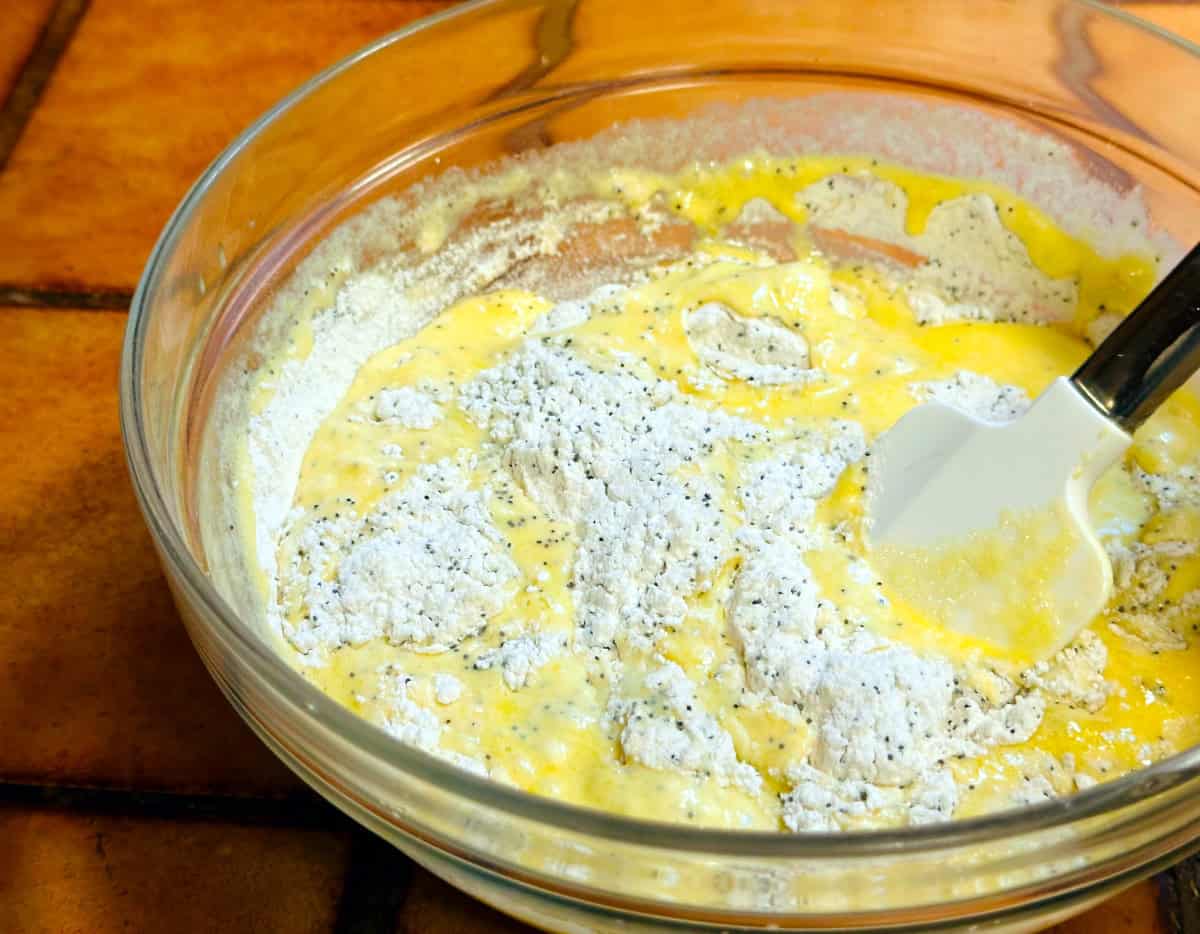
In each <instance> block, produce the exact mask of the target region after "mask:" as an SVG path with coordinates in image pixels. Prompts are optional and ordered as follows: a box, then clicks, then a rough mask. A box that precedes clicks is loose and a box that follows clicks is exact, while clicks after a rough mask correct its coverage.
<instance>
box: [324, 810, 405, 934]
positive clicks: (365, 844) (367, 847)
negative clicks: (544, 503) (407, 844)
mask: <svg viewBox="0 0 1200 934" xmlns="http://www.w3.org/2000/svg"><path fill="white" fill-rule="evenodd" d="M412 876H413V864H412V861H411V860H410V859H409V858H408V857H407V856H405V855H404V854H403V853H401V852H400V851H399V850H398V849H396V848H395V847H394V846H392V844H390V843H388V842H387V841H386V840H383V839H381V838H380V837H377V836H375V834H373V833H371V832H370V831H369V830H366V829H364V828H362V827H357V828H356V829H355V831H354V835H353V837H352V838H351V843H350V857H349V860H348V863H347V866H346V873H345V877H344V881H343V887H342V895H341V897H340V898H339V899H338V904H337V914H336V916H335V919H334V925H333V934H395V932H396V931H398V930H399V920H400V912H401V910H402V909H403V907H404V901H405V899H406V897H407V896H408V889H409V886H410V885H411V884H412Z"/></svg>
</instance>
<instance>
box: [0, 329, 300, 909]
mask: <svg viewBox="0 0 1200 934" xmlns="http://www.w3.org/2000/svg"><path fill="white" fill-rule="evenodd" d="M124 325H125V316H124V315H122V314H119V313H112V312H74V311H30V310H15V309H5V310H0V360H3V362H4V365H3V366H2V367H0V451H4V452H6V454H7V455H8V456H4V457H0V736H2V737H3V741H0V778H5V779H19V780H29V781H54V782H60V783H63V782H82V783H101V784H113V785H120V786H136V787H141V788H166V789H206V790H213V791H222V792H239V791H255V792H282V791H292V790H295V789H297V788H298V787H299V780H298V779H296V778H294V777H293V776H292V775H291V773H290V772H288V771H287V770H286V769H285V768H284V767H283V766H282V765H281V764H280V763H279V762H278V761H277V760H276V759H275V757H274V756H273V755H272V754H271V753H270V752H268V751H267V749H266V748H265V747H264V746H263V745H262V744H261V743H259V741H258V740H257V739H256V738H255V737H254V736H253V735H252V734H251V733H250V731H249V730H248V729H247V728H246V727H245V726H244V725H243V724H242V723H241V721H240V720H239V719H238V718H237V716H236V714H235V713H234V712H233V710H232V708H230V707H229V705H228V704H227V703H226V702H225V700H224V698H223V697H222V696H221V695H220V693H219V692H218V691H217V689H216V687H215V686H214V685H213V683H212V682H211V680H210V679H209V677H208V673H207V672H206V671H205V670H204V668H203V666H202V665H201V663H200V660H199V658H198V656H197V655H196V652H195V650H194V649H193V648H192V645H191V643H190V641H189V640H188V637H187V634H186V632H185V631H184V628H183V626H182V624H181V623H180V622H179V621H178V619H177V617H176V614H175V610H174V607H173V606H172V604H171V601H170V597H169V595H168V593H167V589H166V587H165V585H164V583H163V580H162V575H161V573H160V571H159V568H158V564H157V562H156V560H155V556H154V553H153V551H152V549H151V544H150V538H149V535H148V533H147V532H146V530H145V527H144V525H143V523H142V518H141V514H140V513H139V512H138V510H137V506H136V503H135V501H134V496H133V491H132V489H131V487H130V484H129V480H128V477H127V474H126V468H125V461H124V456H123V454H122V450H121V439H120V433H119V430H118V425H117V389H116V374H117V358H118V355H119V352H120V343H121V338H122V333H123V330H124ZM18 452H19V453H18ZM14 453H15V454H16V456H13V454H14ZM2 929H3V927H2V926H0V930H2Z"/></svg>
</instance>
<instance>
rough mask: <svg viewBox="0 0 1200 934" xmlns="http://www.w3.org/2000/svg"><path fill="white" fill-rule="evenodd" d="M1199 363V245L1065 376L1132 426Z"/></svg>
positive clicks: (1129, 428) (1122, 422)
mask: <svg viewBox="0 0 1200 934" xmlns="http://www.w3.org/2000/svg"><path fill="white" fill-rule="evenodd" d="M1197 368H1200V246H1196V247H1194V248H1193V249H1192V251H1191V252H1190V253H1188V255H1187V256H1185V257H1184V258H1183V261H1182V262H1181V263H1180V264H1179V265H1178V266H1176V267H1175V268H1174V269H1172V270H1171V272H1170V273H1169V274H1168V275H1167V277H1166V278H1165V279H1163V281H1162V282H1160V283H1159V284H1158V285H1157V286H1156V287H1155V289H1154V291H1153V292H1151V293H1150V294H1149V295H1148V296H1146V300H1145V301H1144V302H1142V303H1141V304H1140V305H1138V306H1137V308H1135V309H1134V310H1133V311H1132V312H1131V313H1130V314H1129V316H1128V317H1127V318H1126V319H1125V320H1124V321H1122V322H1121V323H1120V324H1119V325H1117V328H1116V330H1114V331H1113V332H1112V333H1111V334H1110V335H1108V337H1107V338H1105V340H1104V343H1102V344H1101V345H1100V346H1099V347H1097V348H1096V350H1095V352H1094V353H1093V354H1092V355H1091V356H1090V357H1088V358H1087V360H1085V361H1084V362H1083V365H1082V366H1080V368H1079V369H1078V370H1076V371H1075V375H1074V376H1072V377H1071V381H1072V382H1073V383H1074V384H1075V386H1076V388H1077V389H1079V391H1080V392H1082V393H1083V394H1084V395H1085V396H1087V398H1089V399H1090V400H1091V401H1092V402H1093V403H1094V404H1095V405H1096V407H1097V408H1098V409H1100V411H1101V412H1104V413H1105V414H1106V415H1108V417H1109V418H1111V419H1112V420H1113V421H1114V422H1116V423H1117V424H1118V425H1120V426H1121V427H1122V428H1124V429H1125V430H1126V431H1130V432H1132V431H1134V430H1135V429H1136V428H1137V427H1138V426H1139V425H1140V424H1141V423H1142V422H1144V421H1145V420H1146V419H1147V418H1149V417H1150V414H1151V413H1152V412H1153V411H1154V410H1155V409H1157V408H1158V407H1159V406H1160V405H1161V404H1162V403H1163V401H1164V400H1165V399H1166V398H1167V396H1169V395H1170V394H1171V393H1173V392H1174V391H1175V390H1176V389H1178V388H1179V387H1180V386H1182V385H1183V384H1184V383H1185V382H1187V380H1188V377H1190V376H1191V375H1192V374H1193V373H1195V372H1196V370H1197Z"/></svg>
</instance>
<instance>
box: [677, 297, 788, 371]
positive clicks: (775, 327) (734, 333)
mask: <svg viewBox="0 0 1200 934" xmlns="http://www.w3.org/2000/svg"><path fill="white" fill-rule="evenodd" d="M683 330H684V333H686V334H687V338H688V343H689V344H690V345H691V348H692V350H693V351H695V353H696V356H697V357H699V358H700V360H701V361H703V362H704V363H706V364H707V365H708V366H709V367H711V368H712V369H713V370H714V371H716V372H717V373H720V374H721V375H722V376H727V377H732V378H735V379H742V380H745V381H746V382H748V383H751V384H754V385H759V386H778V385H782V384H785V383H800V382H804V381H805V380H807V379H808V378H809V376H810V374H811V371H810V369H809V358H808V342H807V341H806V340H805V339H804V336H803V335H801V334H799V333H797V332H796V331H794V330H792V329H791V328H789V327H788V326H787V325H786V324H784V323H783V322H781V321H777V320H775V319H774V318H743V317H742V316H741V315H738V314H737V313H735V312H734V311H732V310H731V309H729V308H726V307H725V306H724V305H721V304H720V303H719V302H708V303H707V304H704V305H701V306H700V307H699V308H696V309H694V310H693V311H691V312H687V313H685V314H684V318H683Z"/></svg>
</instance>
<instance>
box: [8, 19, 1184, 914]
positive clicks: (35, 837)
mask: <svg viewBox="0 0 1200 934" xmlns="http://www.w3.org/2000/svg"><path fill="white" fill-rule="evenodd" d="M447 4H448V0H273V2H270V3H268V2H266V0H262V2H257V3H256V2H253V0H205V2H203V3H188V2H184V0H90V2H89V0H8V2H7V3H4V4H3V6H4V13H3V15H0V102H3V104H2V105H0V230H2V231H3V234H2V238H3V245H2V246H0V358H2V359H3V360H4V362H5V365H4V366H3V368H0V450H3V451H5V452H7V453H8V456H7V457H3V458H0V658H2V659H3V663H2V665H3V667H2V668H0V737H3V739H2V740H0V841H2V843H0V931H3V932H9V931H19V932H24V931H88V932H99V934H104V932H108V931H118V930H122V931H124V930H171V931H177V932H192V931H222V932H234V934H237V932H242V931H260V930H277V931H306V932H307V931H311V932H329V931H364V932H366V931H370V932H384V931H413V932H433V934H437V932H451V931H454V932H470V931H527V930H529V929H528V928H526V927H524V926H523V925H521V924H518V923H517V922H514V921H511V920H509V919H507V918H504V917H502V916H500V915H498V914H496V913H494V912H492V911H490V910H488V909H487V908H484V907H483V906H481V905H479V904H477V903H475V902H474V901H472V900H471V899H469V898H467V897H465V896H462V895H459V894H458V893H457V892H455V891H454V890H452V889H450V888H449V887H447V886H446V885H444V884H442V883H441V882H439V881H438V880H436V879H434V878H433V877H431V876H430V875H428V874H427V873H425V872H423V871H422V870H420V869H418V868H416V867H414V866H412V865H411V864H410V863H409V862H408V861H407V860H406V859H405V858H404V857H403V856H402V855H400V854H399V853H398V852H396V851H394V850H391V849H390V848H388V847H386V846H384V845H383V844H381V843H379V842H377V841H375V840H374V838H372V837H371V836H370V835H368V834H366V833H365V832H362V831H359V830H358V829H357V828H355V827H354V826H353V825H351V824H349V823H348V822H347V821H346V820H345V819H344V818H342V817H341V816H340V815H339V814H337V813H336V812H334V811H333V810H332V809H331V808H329V807H327V806H326V805H325V804H323V803H322V802H320V801H319V800H317V799H316V798H315V797H314V796H313V795H312V794H311V793H309V792H308V791H307V790H306V789H305V788H304V787H302V786H301V784H300V782H299V781H298V780H297V779H296V778H294V777H293V776H292V775H291V773H290V772H288V771H287V770H286V769H285V768H283V766H281V765H280V764H279V763H278V762H276V760H275V759H274V757H273V756H272V755H271V754H270V753H268V752H267V750H266V749H265V748H264V747H263V746H261V745H260V744H259V742H258V741H257V740H256V739H254V738H253V737H252V736H251V734H250V733H249V732H248V730H247V729H246V728H245V727H244V726H243V725H242V724H241V722H240V721H239V720H238V719H237V717H236V715H235V714H234V712H233V711H232V709H231V708H230V707H229V706H228V705H227V704H226V703H225V701H224V699H223V698H222V697H221V696H220V694H219V693H218V692H217V689H216V688H215V687H214V686H213V684H212V683H211V681H210V680H209V677H208V675H207V674H206V672H205V671H204V669H203V668H202V666H201V664H200V661H199V659H198V658H197V657H196V654H195V652H194V651H193V649H192V647H191V644H190V643H189V642H188V639H187V636H186V634H185V633H184V630H183V627H182V626H180V625H179V623H178V621H177V619H176V617H175V613H174V610H173V608H172V606H171V601H170V598H169V596H168V594H167V591H166V588H165V586H164V584H163V581H162V578H161V575H160V573H159V570H158V566H157V564H156V562H155V558H154V554H153V551H152V549H151V545H150V541H149V538H148V536H147V533H146V532H145V530H144V528H143V525H142V520H141V517H140V515H139V514H138V511H137V508H136V505H135V503H134V498H133V493H132V491H131V489H130V487H129V483H128V481H127V479H126V473H125V463H124V459H123V455H122V452H121V443H120V435H119V431H118V427H117V393H116V385H115V378H114V377H115V373H116V369H117V358H118V355H119V352H120V343H121V337H122V332H123V330H124V326H125V310H126V308H127V307H128V304H129V300H130V298H131V295H132V290H133V288H134V286H135V284H136V282H137V277H138V274H139V272H140V270H141V265H142V263H143V261H144V259H145V257H146V255H147V254H148V252H149V250H150V247H151V245H152V243H153V241H154V238H155V237H156V235H157V233H158V230H159V228H160V227H161V226H162V224H163V223H164V222H165V220H166V218H167V216H168V214H169V213H170V211H171V209H172V208H173V207H174V205H175V203H176V202H177V201H178V200H179V198H180V197H181V195H182V194H183V192H184V190H185V189H186V187H187V186H188V185H189V184H190V183H191V181H192V180H193V179H194V178H195V177H196V176H197V175H198V174H199V172H200V171H201V170H202V169H203V168H204V166H205V165H206V164H207V163H208V162H209V160H210V159H211V158H212V157H213V156H214V155H216V153H217V152H218V151H219V150H220V149H221V148H222V146H223V145H224V144H225V143H226V142H227V141H228V140H230V139H231V138H232V137H233V136H234V135H235V133H236V132H237V131H239V130H241V128H242V127H244V126H245V125H247V124H248V123H249V122H250V121H251V120H252V119H253V118H254V117H255V116H256V115H257V114H259V113H260V112H261V111H263V110H264V109H265V108H266V107H267V106H268V105H269V104H271V103H272V102H274V101H275V100H276V99H278V98H279V97H280V96H282V95H283V94H284V93H285V92H287V91H288V90H290V89H291V88H292V87H294V86H295V85H296V84H298V83H299V82H300V81H301V80H303V79H305V78H307V77H308V76H309V75H311V74H312V73H314V72H315V71H317V70H318V69H320V68H322V67H324V66H325V65H327V64H330V63H331V62H333V61H336V60H337V59H338V58H340V57H342V56H343V55H345V54H347V53H349V52H350V51H352V50H354V49H355V48H357V47H359V46H361V45H363V44H364V43H366V42H367V41H368V40H370V39H373V38H375V37H377V36H379V35H381V34H383V33H385V32H388V31H390V30H393V29H396V28H398V27H400V26H402V25H404V24H405V23H406V22H408V21H410V20H412V19H414V18H416V17H418V16H423V15H425V14H427V13H430V12H432V11H434V10H437V9H441V8H443V7H445V6H446V5H447ZM1126 6H1127V8H1128V9H1130V10H1131V11H1132V12H1134V13H1136V14H1138V15H1142V16H1145V17H1146V18H1148V19H1151V20H1154V21H1156V22H1158V23H1160V24H1162V25H1164V26H1166V27H1168V28H1171V29H1174V30H1176V31H1177V32H1180V33H1181V34H1184V35H1187V36H1190V37H1192V38H1193V39H1197V40H1200V5H1196V4H1191V3H1181V2H1175V3H1162V2H1160V3H1128V4H1126ZM151 23H152V24H153V26H154V28H153V29H152V30H150V29H147V28H146V26H147V24H151ZM297 23H303V24H304V28H303V29H297V28H296V24H297ZM114 49H124V50H126V51H125V52H124V53H123V54H118V55H114V54H113V50H114ZM180 114H186V118H183V119H181V118H180ZM48 205H53V210H49V211H48V210H46V206H48ZM48 387H49V389H50V391H47V388H48ZM13 452H26V453H25V455H24V456H13ZM1198 877H1200V871H1198V870H1197V868H1196V867H1195V866H1194V865H1192V864H1191V863H1185V864H1184V865H1182V866H1180V867H1177V868H1176V869H1173V870H1170V871H1168V872H1167V873H1164V874H1163V875H1161V876H1159V877H1158V878H1157V879H1155V880H1151V881H1147V882H1143V883H1140V884H1138V885H1136V886H1134V887H1133V888H1131V889H1129V890H1127V891H1126V892H1125V893H1123V894H1122V895H1119V896H1117V897H1116V898H1114V899H1113V900H1112V901H1110V902H1108V903H1107V904H1105V905H1103V906H1101V907H1099V908H1097V909H1095V910H1093V911H1092V912H1091V913H1089V914H1087V915H1084V916H1082V917H1080V918H1078V919H1076V920H1074V921H1072V922H1069V923H1067V924H1065V925H1063V926H1062V927H1061V928H1059V929H1058V930H1060V931H1062V932H1077V934H1082V932H1089V934H1104V932H1118V931H1122V932H1137V934H1151V932H1155V934H1157V932H1168V931H1172V932H1173V931H1190V930H1198V929H1200V928H1198V927H1195V926H1194V925H1197V924H1198V923H1200V898H1198V897H1197V895H1196V892H1197V888H1196V881H1195V880H1196V879H1197V878H1198Z"/></svg>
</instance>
